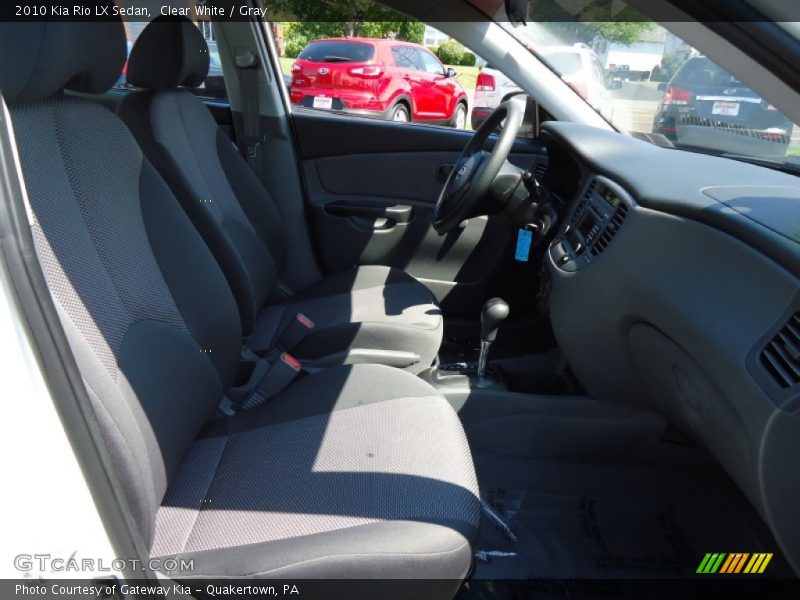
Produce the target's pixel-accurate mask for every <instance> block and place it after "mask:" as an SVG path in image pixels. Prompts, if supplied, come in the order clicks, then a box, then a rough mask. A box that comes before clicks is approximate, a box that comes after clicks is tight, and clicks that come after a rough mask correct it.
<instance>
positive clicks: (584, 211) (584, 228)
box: [549, 175, 635, 271]
mask: <svg viewBox="0 0 800 600" xmlns="http://www.w3.org/2000/svg"><path fill="white" fill-rule="evenodd" d="M634 204H635V203H634V200H633V198H632V197H631V195H630V194H628V192H626V191H625V190H624V189H623V188H622V187H621V186H620V185H618V184H617V183H615V182H613V181H611V180H610V179H608V178H607V177H603V176H602V175H596V176H595V177H593V178H592V179H591V180H590V181H589V183H588V184H587V185H586V186H585V188H584V191H583V193H582V195H581V199H580V201H579V202H578V203H577V205H576V206H575V207H574V209H573V210H572V212H571V213H570V215H569V216H568V219H567V222H566V224H565V225H564V227H563V228H562V230H561V231H560V232H559V234H558V236H557V237H556V239H555V240H553V242H552V243H551V244H550V249H549V251H550V256H551V258H552V260H553V264H555V265H557V266H558V267H559V268H561V269H563V270H564V271H578V270H580V269H583V268H586V267H587V266H589V264H591V263H592V261H594V260H595V259H596V258H597V257H598V256H599V255H600V254H601V253H602V252H603V251H604V250H605V249H606V248H607V247H608V246H609V244H610V243H611V241H612V240H613V239H614V236H615V235H616V234H617V232H618V231H619V230H620V228H621V227H622V224H623V222H624V221H625V217H626V216H627V215H628V212H629V211H630V209H631V208H632V207H633V206H634Z"/></svg>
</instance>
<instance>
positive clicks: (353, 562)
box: [152, 365, 480, 580]
mask: <svg viewBox="0 0 800 600" xmlns="http://www.w3.org/2000/svg"><path fill="white" fill-rule="evenodd" d="M479 516H480V502H479V499H478V491H477V483H476V478H475V473H474V469H473V466H472V458H471V455H470V450H469V447H468V445H467V440H466V437H465V435H464V432H463V429H462V427H461V424H460V422H459V420H458V416H457V415H456V414H455V411H454V410H453V409H452V407H451V406H450V405H449V404H448V403H447V401H446V400H444V398H442V397H441V396H440V395H438V393H437V392H436V391H435V390H434V389H433V388H431V387H430V386H429V385H428V384H426V383H425V382H423V381H421V380H420V379H418V378H416V377H414V376H412V375H410V374H409V373H405V372H403V371H400V370H398V369H392V368H390V367H385V366H381V365H351V366H345V367H338V368H335V369H327V370H324V371H321V372H319V373H316V374H314V375H311V376H307V377H305V378H304V379H301V380H299V381H298V382H297V383H295V384H294V385H292V386H291V387H290V388H289V389H287V390H286V391H285V392H284V393H282V394H280V395H279V396H276V397H275V398H273V399H272V400H270V401H269V402H268V403H266V404H262V405H261V406H259V407H258V408H257V409H254V410H252V411H249V412H246V413H242V414H239V415H237V416H235V417H233V418H231V419H227V420H221V421H217V422H213V423H212V424H211V425H210V426H209V427H208V429H207V430H206V432H205V435H204V436H202V437H201V438H200V439H198V440H197V441H196V442H195V444H194V446H192V448H191V449H190V451H189V452H188V454H187V456H186V457H185V459H184V461H183V463H182V464H181V465H180V467H179V469H178V472H177V473H176V476H175V478H174V480H173V481H172V484H171V486H170V488H169V490H168V492H167V494H166V497H165V498H164V502H163V503H162V506H161V508H160V509H159V512H158V514H157V518H156V532H155V541H154V544H153V547H152V555H153V556H154V557H164V556H170V557H182V558H191V559H194V569H193V570H192V572H191V573H187V574H186V575H192V574H193V575H205V576H235V577H255V576H276V577H312V578H313V577H325V578H336V577H344V578H351V577H352V578H362V577H368V578H373V577H377V578H381V577H391V578H398V577H399V578H403V577H408V578H440V579H454V580H455V579H459V580H460V579H461V578H463V577H464V575H465V574H466V573H467V571H468V569H469V567H470V563H471V556H472V551H471V546H470V540H471V539H472V538H473V536H474V535H475V534H476V532H477V526H478V520H479ZM173 576H178V577H179V576H180V574H174V573H173Z"/></svg>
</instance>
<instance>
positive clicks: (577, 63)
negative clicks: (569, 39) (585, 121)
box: [539, 44, 614, 121]
mask: <svg viewBox="0 0 800 600" xmlns="http://www.w3.org/2000/svg"><path fill="white" fill-rule="evenodd" d="M539 56H541V57H542V58H543V59H544V60H545V62H547V63H548V64H549V65H550V67H551V68H553V69H554V70H555V71H556V72H557V73H558V74H559V75H560V76H561V79H563V80H564V81H565V82H566V83H567V84H569V86H570V87H571V88H572V89H574V90H575V91H576V92H577V93H578V94H579V95H580V97H581V98H583V99H584V100H586V102H588V103H589V104H590V105H591V106H592V108H594V109H595V110H596V111H597V112H599V113H600V114H601V115H602V116H603V117H604V118H605V119H607V120H609V121H610V120H611V117H612V115H613V113H614V107H613V104H612V101H611V87H612V84H611V82H609V81H608V80H607V78H606V72H605V69H603V64H602V63H601V62H600V59H599V58H598V57H597V54H595V53H594V51H593V50H592V49H591V48H589V47H588V46H585V45H584V44H575V45H573V46H550V47H548V48H543V49H542V50H540V51H539Z"/></svg>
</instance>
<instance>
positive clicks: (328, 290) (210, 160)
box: [118, 18, 443, 372]
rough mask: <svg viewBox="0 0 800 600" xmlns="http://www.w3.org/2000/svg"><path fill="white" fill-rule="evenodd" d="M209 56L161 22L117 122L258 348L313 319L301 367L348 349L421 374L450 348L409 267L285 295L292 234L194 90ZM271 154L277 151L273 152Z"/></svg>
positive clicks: (299, 352) (141, 47)
mask: <svg viewBox="0 0 800 600" xmlns="http://www.w3.org/2000/svg"><path fill="white" fill-rule="evenodd" d="M208 65H209V59H208V48H207V46H206V43H205V40H204V39H203V36H202V35H201V34H200V33H199V31H198V29H197V28H196V27H195V26H194V25H192V24H191V22H190V21H188V20H187V19H182V20H175V19H172V18H169V19H166V18H159V19H155V20H154V21H153V22H152V23H151V24H150V25H148V27H147V28H146V29H145V30H144V31H143V32H142V33H141V35H140V36H139V38H138V40H137V41H136V44H135V45H134V47H133V49H132V50H131V55H130V58H129V61H128V74H127V79H128V82H129V83H131V84H133V85H135V86H137V87H139V88H142V89H143V90H144V91H141V92H138V93H135V94H130V95H128V96H127V97H126V98H125V99H124V101H123V102H121V103H120V106H119V110H118V114H119V115H120V117H122V119H123V120H124V121H125V122H126V123H127V125H128V126H129V127H130V129H131V131H132V132H133V133H134V136H135V137H136V139H137V140H138V142H139V144H140V145H141V147H142V148H143V150H144V152H145V154H146V155H147V156H148V158H149V159H150V160H151V161H152V162H153V164H154V165H155V167H156V169H158V171H159V172H160V173H161V175H162V176H163V177H164V178H165V180H166V181H167V183H168V184H169V185H170V187H171V188H172V189H173V191H174V192H175V193H176V195H177V196H178V199H179V200H180V201H181V203H182V204H183V206H184V208H185V209H186V211H187V213H188V214H189V216H190V217H191V218H192V220H193V221H194V222H195V224H196V225H197V227H198V229H199V231H200V232H201V234H202V235H203V237H204V239H205V240H206V243H207V244H208V246H209V247H210V248H211V250H212V252H213V253H214V255H215V256H216V257H217V260H218V261H219V263H220V265H221V266H222V269H223V271H224V272H225V275H226V276H227V278H228V281H229V282H230V284H231V287H232V288H233V291H234V296H235V297H236V300H237V303H238V305H239V310H240V314H241V317H242V324H243V329H244V333H245V334H246V335H250V334H252V335H251V341H250V342H249V343H248V344H249V346H250V347H251V348H252V349H253V350H255V351H256V352H263V351H264V350H266V349H267V348H268V346H269V344H270V343H271V342H272V341H273V335H274V332H275V331H276V327H278V325H279V324H280V323H285V322H286V321H287V320H289V319H291V318H292V317H293V316H294V314H296V312H297V311H298V310H299V311H302V312H303V314H305V315H306V316H307V317H309V318H310V319H311V320H312V321H314V323H315V325H316V330H315V333H314V335H312V336H311V337H310V338H308V339H306V340H305V341H304V343H303V344H302V345H301V346H300V347H298V348H293V349H290V350H291V351H292V353H293V354H294V355H295V356H297V358H300V359H318V358H320V357H323V356H328V357H331V356H332V357H335V356H336V355H341V354H343V353H345V352H346V351H348V350H389V351H392V350H394V351H402V352H408V353H412V354H416V355H417V357H418V360H417V361H416V362H413V363H412V364H410V365H409V366H408V369H409V370H410V371H412V372H418V371H420V370H422V369H424V368H426V367H429V366H430V365H431V363H432V362H433V360H434V359H435V357H436V353H437V352H438V350H439V346H440V345H441V341H442V331H443V324H442V317H441V313H440V311H439V309H438V307H437V305H436V301H435V299H434V297H433V294H432V293H431V292H430V291H429V290H428V289H427V288H426V287H425V286H424V285H423V284H421V283H420V282H419V281H417V280H416V279H414V278H413V277H411V276H410V275H407V274H405V273H403V272H402V271H400V270H397V269H392V268H388V267H381V266H370V267H360V268H358V269H353V270H352V272H347V273H336V274H333V275H331V276H328V277H325V278H324V279H322V280H321V281H319V282H318V283H317V284H315V285H313V286H311V287H310V288H309V289H305V290H302V291H301V292H300V293H298V294H294V295H292V296H291V297H288V298H286V297H281V294H280V293H278V292H277V291H276V286H277V283H278V280H279V278H280V277H281V275H282V273H283V270H284V266H285V262H286V239H287V236H289V235H291V231H286V225H285V221H284V219H283V217H282V216H281V214H280V210H279V209H278V207H277V205H276V204H275V203H274V202H273V200H272V198H271V197H270V195H269V193H268V192H267V190H266V189H265V187H264V186H263V184H262V183H261V181H260V180H259V179H258V177H256V175H255V174H254V173H253V172H252V170H251V169H250V168H249V167H248V166H247V164H246V163H245V162H244V159H242V157H241V156H240V155H239V153H238V152H237V151H236V149H235V148H234V146H233V145H232V143H231V141H230V139H229V138H228V137H227V136H226V134H225V133H224V132H223V130H222V129H221V128H220V127H218V126H217V124H216V122H215V121H214V119H213V118H212V116H211V114H210V112H209V111H208V109H207V108H206V107H205V105H204V104H203V103H202V102H201V101H200V100H199V99H198V98H197V97H196V96H195V95H194V94H193V93H191V92H189V91H187V90H186V89H180V88H191V87H197V86H199V85H200V84H202V82H203V80H204V78H205V77H206V74H207V72H208ZM265 151H266V152H267V153H268V152H269V148H266V149H265Z"/></svg>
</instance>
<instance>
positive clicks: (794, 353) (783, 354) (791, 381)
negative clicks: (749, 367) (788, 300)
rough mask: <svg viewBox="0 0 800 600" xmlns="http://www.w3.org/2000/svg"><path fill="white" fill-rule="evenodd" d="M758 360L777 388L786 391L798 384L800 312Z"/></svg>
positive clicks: (799, 371)
mask: <svg viewBox="0 0 800 600" xmlns="http://www.w3.org/2000/svg"><path fill="white" fill-rule="evenodd" d="M759 359H760V361H761V366H762V367H764V369H766V371H767V373H768V374H769V375H770V377H771V378H772V380H773V381H774V382H775V383H776V384H777V385H778V387H780V388H783V389H788V388H790V387H793V386H795V385H797V384H798V383H800V312H796V313H794V314H793V315H792V316H791V317H790V318H789V321H788V322H787V323H786V325H784V326H783V327H782V328H781V330H780V331H779V332H778V333H777V334H776V335H775V337H773V338H772V339H771V340H770V341H769V342H768V343H767V345H766V346H765V347H764V349H763V350H762V351H761V354H760V355H759Z"/></svg>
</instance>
